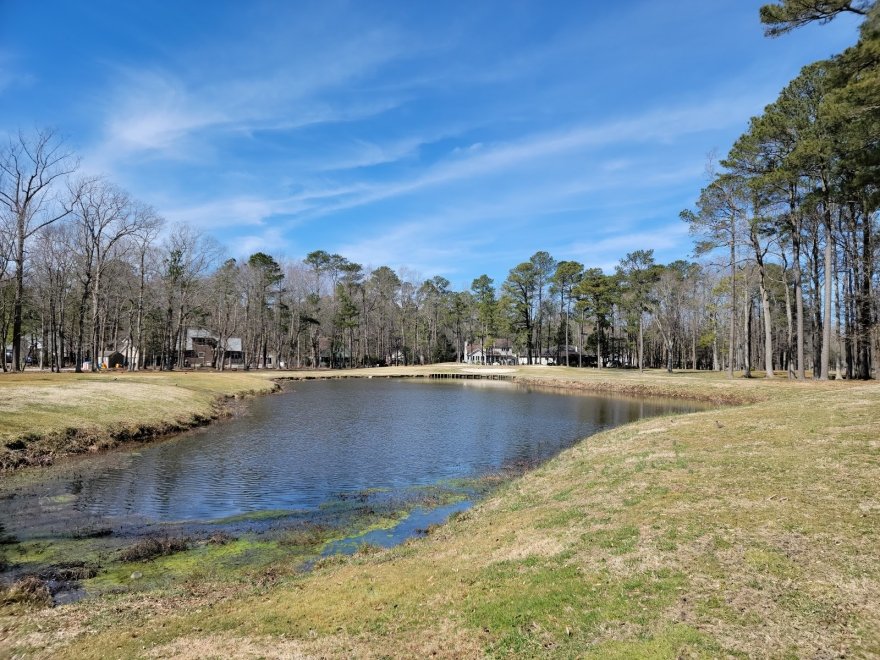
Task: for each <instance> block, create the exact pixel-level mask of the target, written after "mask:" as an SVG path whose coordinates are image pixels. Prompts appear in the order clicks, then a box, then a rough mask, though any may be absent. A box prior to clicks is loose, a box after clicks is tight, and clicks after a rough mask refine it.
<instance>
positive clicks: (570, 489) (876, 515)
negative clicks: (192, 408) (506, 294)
mask: <svg viewBox="0 0 880 660" xmlns="http://www.w3.org/2000/svg"><path fill="white" fill-rule="evenodd" d="M432 370H433V371H436V369H432ZM414 371H418V370H406V371H405V372H391V371H387V370H370V372H369V374H370V375H374V376H375V375H386V374H390V373H400V374H401V375H402V374H403V373H407V374H411V373H413V372H414ZM423 371H424V370H423ZM362 373H366V372H362ZM512 375H515V376H516V377H517V378H520V379H540V380H534V381H530V382H535V383H541V384H545V385H550V386H557V387H559V386H566V385H568V386H573V387H576V388H579V389H585V390H602V391H616V392H625V393H646V394H658V395H667V396H676V397H686V396H692V397H694V398H700V399H703V400H712V401H716V402H726V403H737V404H739V405H737V406H735V407H733V406H731V407H724V408H719V409H717V410H712V411H708V412H702V413H695V414H690V415H682V416H677V417H664V418H655V419H651V420H646V421H642V422H637V423H634V424H630V425H627V426H623V427H619V428H617V429H614V430H611V431H608V432H605V433H602V434H600V435H597V436H593V437H592V438H590V439H589V440H588V441H586V442H584V443H581V444H579V445H578V446H576V447H574V448H572V449H570V450H568V451H566V452H564V453H563V454H561V455H560V456H559V457H557V458H556V459H554V460H553V461H551V462H550V463H548V464H546V465H545V466H543V467H541V468H539V469H538V470H536V471H534V472H531V473H529V474H527V475H525V476H524V477H522V478H520V479H517V480H515V481H513V482H511V483H509V484H507V485H505V486H502V487H501V489H500V490H499V491H497V492H496V493H495V494H494V495H492V496H491V497H490V498H489V499H488V500H486V501H485V502H483V503H482V504H481V505H479V506H478V507H477V508H476V509H474V510H472V511H471V512H469V513H467V514H464V515H462V516H459V517H457V518H456V519H454V520H453V521H451V522H450V523H449V524H447V525H446V526H444V527H442V528H440V529H438V530H435V531H434V532H433V533H432V534H430V535H429V536H428V537H427V538H424V539H418V540H414V541H411V542H408V543H406V544H405V545H403V546H400V547H398V548H395V549H392V550H388V551H381V552H375V553H365V554H360V555H357V556H355V557H352V558H339V559H336V560H332V561H328V562H324V563H323V564H322V565H320V566H319V567H318V568H317V569H316V570H314V571H312V572H311V573H307V574H300V573H297V572H292V571H287V572H285V571H283V570H276V571H274V572H271V571H270V572H268V573H266V574H267V575H269V577H267V578H266V579H264V580H255V579H249V580H247V581H241V582H238V583H232V582H230V581H228V580H227V581H221V580H217V579H215V578H213V577H212V576H211V574H210V571H208V570H206V571H205V574H204V576H203V579H198V580H195V579H194V580H190V581H189V582H186V583H183V584H177V585H175V586H174V588H173V589H170V590H166V591H162V592H148V593H138V592H124V593H120V594H115V595H114V594H110V595H106V596H103V597H101V598H100V599H92V600H89V601H86V602H84V603H79V604H75V605H71V606H65V607H60V608H55V609H45V608H44V609H38V608H35V609H31V610H27V611H22V610H20V609H18V610H15V612H14V613H12V612H11V611H7V612H6V615H5V616H0V655H3V654H4V653H7V654H13V653H16V652H18V653H24V654H33V655H43V656H53V657H132V656H137V655H143V656H154V657H160V656H161V657H164V656H169V655H172V656H181V657H204V656H212V655H213V656H218V657H219V656H233V655H234V656H245V657H247V656H252V657H290V656H299V655H305V656H353V655H354V656H364V657H385V656H389V655H390V656H423V655H430V654H434V655H438V656H445V657H468V656H478V655H483V654H490V655H506V654H516V655H522V656H536V657H537V656H541V657H543V656H547V655H555V656H560V657H572V656H596V657H615V656H616V657H632V656H654V657H674V656H679V655H687V654H695V655H701V656H707V657H709V656H719V655H743V656H754V655H759V656H768V655H769V656H821V657H825V656H830V655H832V654H838V653H843V654H845V655H856V656H859V655H873V654H878V653H880V386H878V385H876V384H873V383H871V384H860V383H846V382H838V383H824V384H823V383H812V382H810V383H790V382H787V381H785V380H782V379H779V380H775V381H766V380H753V381H742V380H736V381H727V380H726V379H724V378H723V377H721V376H718V375H715V374H687V373H685V374H675V375H672V376H668V375H666V374H662V373H649V374H645V375H639V374H637V373H631V372H625V373H622V372H606V373H604V374H598V373H596V372H595V371H592V370H590V371H586V370H585V371H574V370H566V369H563V368H555V369H539V368H528V369H527V368H523V369H519V370H517V372H516V373H515V374H512ZM199 377H201V376H199ZM252 377H253V378H257V379H259V378H262V377H263V376H262V375H260V376H252ZM181 378H183V376H181ZM175 387H178V386H175ZM212 396H216V394H214V395H212ZM212 396H208V397H207V398H208V399H211V398H212ZM209 405H210V404H209ZM292 561H293V560H286V559H284V558H282V559H279V560H278V564H277V565H278V566H279V567H284V566H290V565H291V564H292Z"/></svg>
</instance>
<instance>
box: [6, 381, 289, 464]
mask: <svg viewBox="0 0 880 660" xmlns="http://www.w3.org/2000/svg"><path fill="white" fill-rule="evenodd" d="M273 387H274V384H273V383H272V382H271V381H269V380H268V379H267V378H266V377H264V376H252V375H250V374H242V373H231V374H220V373H211V372H201V373H199V372H140V373H128V372H118V373H116V372H110V373H98V374H91V373H87V374H74V373H61V374H51V373H41V372H25V373H20V374H0V470H2V469H4V468H6V469H12V468H16V467H23V466H25V465H33V464H37V465H39V464H46V463H47V462H51V461H52V460H54V459H55V458H56V457H57V456H59V455H62V454H65V453H75V452H82V451H94V450H96V449H102V448H106V447H110V446H113V445H114V444H117V443H118V442H119V441H123V440H126V439H130V438H137V437H149V436H152V435H161V434H165V433H169V432H173V431H175V430H182V429H184V428H188V427H190V426H194V425H198V424H202V423H205V422H207V421H208V420H210V419H213V418H215V417H217V416H218V415H220V414H222V412H223V410H222V406H220V405H219V404H220V403H221V402H222V400H223V399H225V398H228V397H235V396H241V395H244V394H249V393H258V392H268V391H271V390H272V389H273Z"/></svg>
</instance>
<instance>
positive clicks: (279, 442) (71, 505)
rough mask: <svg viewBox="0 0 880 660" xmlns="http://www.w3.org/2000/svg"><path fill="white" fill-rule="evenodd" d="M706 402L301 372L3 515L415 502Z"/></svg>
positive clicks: (57, 523) (97, 464)
mask: <svg viewBox="0 0 880 660" xmlns="http://www.w3.org/2000/svg"><path fill="white" fill-rule="evenodd" d="M706 407H707V406H706V405H705V404H700V403H690V402H682V401H670V400H663V399H633V398H625V397H610V396H586V395H583V394H576V395H575V394H563V393H560V392H558V391H546V390H535V389H530V388H526V387H522V386H517V385H515V384H512V383H509V382H500V381H480V380H472V381H456V380H451V381H450V380H445V381H429V380H422V379H345V380H316V381H304V382H296V383H293V384H288V385H287V387H286V389H285V391H284V392H283V393H281V394H278V395H274V396H265V397H260V398H257V399H255V400H253V401H252V402H250V405H249V406H248V408H247V411H246V412H245V413H244V414H242V415H240V416H239V417H237V418H234V419H231V420H227V421H224V422H221V423H218V424H215V425H212V426H210V427H208V428H205V429H200V430H198V431H194V432H189V433H186V434H182V435H180V436H178V437H176V438H172V439H169V440H166V441H163V442H157V443H153V444H148V445H137V446H135V447H130V448H127V449H125V450H122V451H114V452H109V453H107V454H103V455H100V456H90V457H85V458H82V459H80V460H74V461H71V462H69V463H67V464H65V465H61V466H59V467H58V468H51V469H49V470H46V471H45V472H44V476H43V477H41V478H40V479H39V481H38V482H34V481H29V482H20V483H17V484H16V485H15V487H14V488H9V487H4V489H3V490H4V492H3V493H0V520H3V521H4V523H5V526H6V531H7V532H12V533H14V534H15V535H16V536H17V537H18V538H20V539H25V538H39V537H44V538H51V537H55V536H58V535H64V534H65V533H69V530H70V529H71V528H76V529H86V530H94V529H105V528H106V529H109V530H112V532H113V533H114V534H118V533H124V532H126V531H128V532H132V530H135V533H136V530H137V529H141V530H144V529H149V528H151V527H153V526H156V525H162V524H166V525H167V524H176V523H182V522H187V523H188V524H191V525H192V524H216V522H217V521H221V522H223V521H229V522H230V524H232V522H233V521H236V520H241V519H250V520H254V519H259V518H260V517H261V516H263V517H265V518H266V519H271V518H272V517H273V516H274V515H276V513H277V514H278V515H283V514H285V513H286V514H289V515H297V516H300V517H302V516H308V515H309V514H310V513H314V514H321V515H323V516H324V517H325V518H326V517H328V516H329V517H331V518H332V515H333V511H334V510H337V509H338V510H340V511H341V510H342V509H344V505H345V503H346V502H350V501H357V502H361V503H362V502H364V501H366V500H368V499H370V498H372V499H373V500H377V499H383V498H384V500H385V501H386V502H388V501H392V500H395V498H398V501H404V500H405V499H406V496H407V494H410V495H411V494H412V493H413V492H414V491H417V490H418V489H430V488H437V487H441V486H444V485H445V486H447V487H449V488H453V487H454V485H455V484H459V485H460V484H462V483H466V481H467V480H469V479H471V480H473V479H478V478H480V477H481V476H484V475H487V474H492V473H496V472H498V471H499V470H504V469H507V468H510V467H512V466H513V467H516V466H532V465H535V464H537V463H539V462H542V461H545V460H546V459H548V458H550V457H552V456H554V455H555V454H557V453H558V452H560V451H561V450H562V449H564V448H566V447H569V446H571V445H572V444H574V443H575V442H577V441H578V440H579V439H581V438H584V437H586V436H589V435H591V434H594V433H596V432H598V431H601V430H603V429H607V428H610V427H613V426H617V425H620V424H624V423H627V422H630V421H633V420H636V419H640V418H643V417H650V416H655V415H662V414H668V413H678V412H687V411H694V410H700V409H705V408H706ZM334 507H336V509H335V508H334ZM249 516H250V518H249Z"/></svg>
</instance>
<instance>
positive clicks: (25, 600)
mask: <svg viewBox="0 0 880 660" xmlns="http://www.w3.org/2000/svg"><path fill="white" fill-rule="evenodd" d="M0 603H2V604H3V605H25V606H29V607H49V606H50V605H52V594H51V592H50V591H49V587H48V586H46V583H45V582H44V581H43V580H42V579H40V578H39V577H37V576H36V575H28V576H25V577H23V578H21V579H20V580H16V581H15V582H13V583H12V585H10V586H9V587H7V588H6V589H4V590H2V591H0Z"/></svg>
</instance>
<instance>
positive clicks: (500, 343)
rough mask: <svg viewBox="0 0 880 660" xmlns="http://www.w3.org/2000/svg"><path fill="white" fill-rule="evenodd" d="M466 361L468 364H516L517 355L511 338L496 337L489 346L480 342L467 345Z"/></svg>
mask: <svg viewBox="0 0 880 660" xmlns="http://www.w3.org/2000/svg"><path fill="white" fill-rule="evenodd" d="M464 361H465V362H466V363H467V364H506V365H510V364H516V363H517V355H516V353H514V352H513V345H512V344H511V342H510V340H509V339H496V340H495V341H493V342H492V343H491V344H490V345H488V346H480V344H479V342H476V343H472V344H467V345H466V346H465V354H464Z"/></svg>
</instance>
